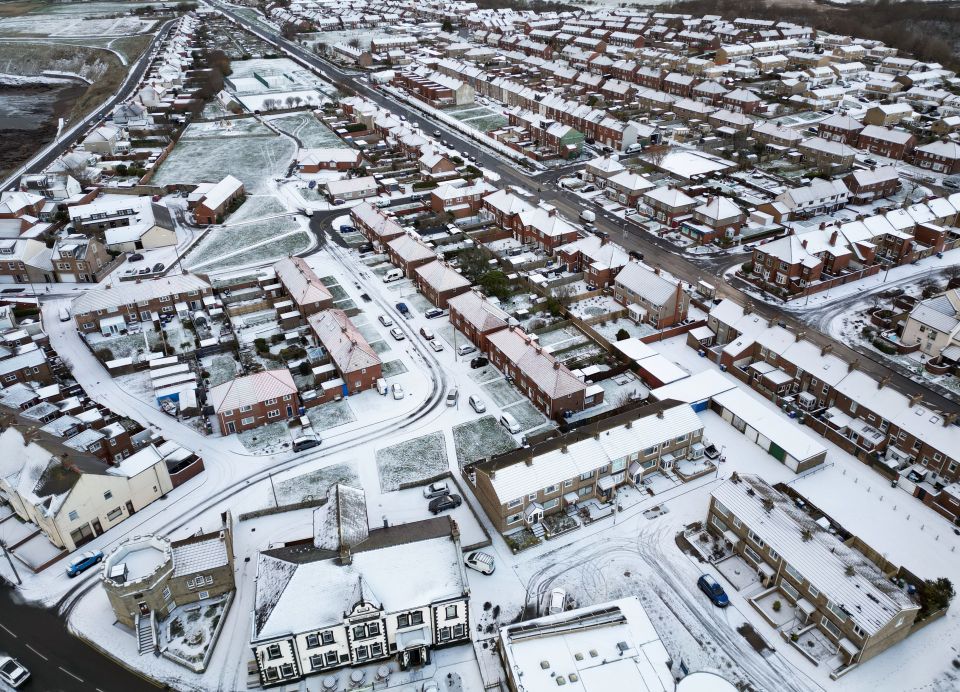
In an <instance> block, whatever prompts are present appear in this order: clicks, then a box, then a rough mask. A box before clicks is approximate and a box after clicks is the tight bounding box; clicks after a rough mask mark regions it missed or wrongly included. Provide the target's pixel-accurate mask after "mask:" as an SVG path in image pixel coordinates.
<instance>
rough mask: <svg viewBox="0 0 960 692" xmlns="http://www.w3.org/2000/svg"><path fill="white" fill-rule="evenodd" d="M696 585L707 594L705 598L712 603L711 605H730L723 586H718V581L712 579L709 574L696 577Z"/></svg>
mask: <svg viewBox="0 0 960 692" xmlns="http://www.w3.org/2000/svg"><path fill="white" fill-rule="evenodd" d="M697 586H699V587H700V590H701V591H703V593H705V594H707V598H709V599H710V601H711V602H712V603H713V605H715V606H717V607H718V608H726V607H727V606H728V605H730V599H729V598H727V592H726V591H724V590H723V587H722V586H720V584H719V582H717V580H716V579H714V578H713V577H712V576H711V575H709V574H701V575H700V578H699V579H697Z"/></svg>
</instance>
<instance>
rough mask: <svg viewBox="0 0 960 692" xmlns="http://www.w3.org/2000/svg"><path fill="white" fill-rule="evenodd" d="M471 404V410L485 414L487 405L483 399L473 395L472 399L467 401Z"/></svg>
mask: <svg viewBox="0 0 960 692" xmlns="http://www.w3.org/2000/svg"><path fill="white" fill-rule="evenodd" d="M467 401H469V402H470V408H472V409H473V410H474V411H476V412H477V413H484V412H485V411H486V410H487V405H486V404H485V403H483V399H481V398H480V397H478V396H477V395H475V394H471V395H470V398H469V399H467Z"/></svg>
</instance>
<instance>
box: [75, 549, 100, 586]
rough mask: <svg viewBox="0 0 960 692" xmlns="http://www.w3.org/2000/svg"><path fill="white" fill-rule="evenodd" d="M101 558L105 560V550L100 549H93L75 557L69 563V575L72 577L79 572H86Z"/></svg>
mask: <svg viewBox="0 0 960 692" xmlns="http://www.w3.org/2000/svg"><path fill="white" fill-rule="evenodd" d="M101 560H103V552H102V551H99V550H91V551H88V552H86V553H84V554H83V555H81V556H79V557H75V558H73V559H72V560H71V561H70V564H69V565H67V576H68V577H70V578H71V579H72V578H73V577H75V576H77V575H78V574H82V573H83V572H86V571H87V570H88V569H90V568H91V567H93V566H94V565H96V564H98V563H99V562H100V561H101Z"/></svg>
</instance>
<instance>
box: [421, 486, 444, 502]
mask: <svg viewBox="0 0 960 692" xmlns="http://www.w3.org/2000/svg"><path fill="white" fill-rule="evenodd" d="M449 494H450V486H448V485H447V484H446V483H445V482H444V481H437V482H436V483H431V484H430V485H428V486H427V487H426V488H424V489H423V496H424V497H425V498H427V499H428V500H432V499H433V498H435V497H443V496H444V495H449Z"/></svg>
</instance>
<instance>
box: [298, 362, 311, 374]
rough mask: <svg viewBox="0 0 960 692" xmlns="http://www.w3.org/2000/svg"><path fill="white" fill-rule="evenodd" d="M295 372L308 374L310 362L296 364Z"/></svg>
mask: <svg viewBox="0 0 960 692" xmlns="http://www.w3.org/2000/svg"><path fill="white" fill-rule="evenodd" d="M297 372H298V373H300V374H301V375H303V376H304V377H306V376H307V375H309V374H310V363H308V362H307V361H303V362H301V363H300V365H298V366H297Z"/></svg>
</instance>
